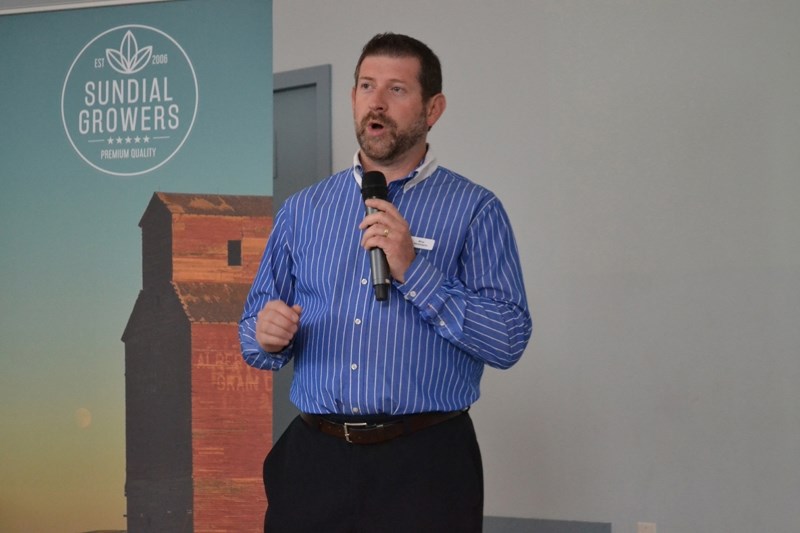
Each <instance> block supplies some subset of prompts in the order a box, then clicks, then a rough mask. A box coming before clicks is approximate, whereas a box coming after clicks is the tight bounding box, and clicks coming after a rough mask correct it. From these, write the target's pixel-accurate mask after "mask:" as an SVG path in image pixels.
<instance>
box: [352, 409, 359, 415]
mask: <svg viewBox="0 0 800 533" xmlns="http://www.w3.org/2000/svg"><path fill="white" fill-rule="evenodd" d="M353 414H356V415H357V414H358V407H353Z"/></svg>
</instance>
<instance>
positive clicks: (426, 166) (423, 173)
mask: <svg viewBox="0 0 800 533" xmlns="http://www.w3.org/2000/svg"><path fill="white" fill-rule="evenodd" d="M358 154H359V152H356V155H354V156H353V177H354V178H355V180H356V183H358V187H359V188H361V178H362V176H363V175H364V167H362V166H361V160H360V159H359V157H358ZM438 167H439V164H438V163H437V162H436V154H434V153H433V149H432V148H431V147H430V146H428V150H427V152H425V158H424V159H423V160H422V161H421V162H420V164H419V166H418V167H417V168H415V169H414V170H413V171H411V173H410V174H409V175H408V176H406V177H405V178H404V179H406V180H407V181H406V182H405V184H404V185H403V192H405V191H407V190H408V189H410V188H411V187H413V186H414V185H416V184H417V183H419V182H421V181H422V180H424V179H426V178H428V177H429V176H430V175H431V174H433V172H434V171H435V170H436V169H437V168H438Z"/></svg>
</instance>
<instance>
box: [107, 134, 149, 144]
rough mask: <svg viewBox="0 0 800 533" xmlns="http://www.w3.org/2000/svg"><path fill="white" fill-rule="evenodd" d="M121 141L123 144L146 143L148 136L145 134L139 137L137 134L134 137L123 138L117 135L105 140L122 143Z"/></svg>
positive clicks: (110, 142) (109, 142) (111, 142)
mask: <svg viewBox="0 0 800 533" xmlns="http://www.w3.org/2000/svg"><path fill="white" fill-rule="evenodd" d="M123 141H124V142H125V144H131V143H134V144H140V143H145V144H147V143H149V142H150V137H148V136H147V135H145V136H144V137H139V136H138V135H137V136H136V137H125V138H122V137H117V138H116V139H115V138H113V137H109V138H108V139H107V140H106V142H107V143H108V144H114V143H116V144H122V143H123Z"/></svg>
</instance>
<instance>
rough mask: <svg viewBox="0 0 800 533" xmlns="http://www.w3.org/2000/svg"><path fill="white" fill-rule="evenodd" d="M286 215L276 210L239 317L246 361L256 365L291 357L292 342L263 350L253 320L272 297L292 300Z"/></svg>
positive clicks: (277, 364) (271, 366) (269, 366)
mask: <svg viewBox="0 0 800 533" xmlns="http://www.w3.org/2000/svg"><path fill="white" fill-rule="evenodd" d="M287 218H288V216H287V213H286V212H285V211H283V210H281V211H279V212H278V215H277V217H276V219H275V225H274V227H273V230H272V234H271V235H270V237H269V240H268V241H267V247H266V249H265V250H264V255H263V257H262V259H261V264H260V265H259V267H258V273H257V274H256V277H255V279H254V280H253V285H252V287H251V288H250V293H249V294H248V295H247V300H245V304H244V312H243V313H242V318H241V320H240V321H239V342H240V344H241V348H242V357H244V360H245V362H246V363H247V364H248V365H250V366H253V367H255V368H259V369H264V370H278V369H280V368H281V367H283V366H284V365H285V364H286V363H287V362H288V361H289V360H290V359H291V357H292V345H291V344H290V345H289V346H287V347H286V348H285V349H284V350H282V351H281V352H277V353H271V352H265V351H264V350H263V349H262V348H261V346H260V345H259V344H258V341H256V335H255V331H256V320H257V317H258V313H259V311H261V309H262V308H263V307H264V305H265V304H266V303H267V302H269V301H271V300H283V301H284V302H291V301H292V297H293V293H294V290H293V283H292V276H291V272H292V268H291V254H290V242H291V239H290V230H289V225H288V224H287V223H286V220H287Z"/></svg>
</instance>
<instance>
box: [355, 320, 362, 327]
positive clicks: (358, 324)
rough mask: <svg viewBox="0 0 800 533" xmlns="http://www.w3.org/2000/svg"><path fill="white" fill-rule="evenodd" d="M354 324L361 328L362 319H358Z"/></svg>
mask: <svg viewBox="0 0 800 533" xmlns="http://www.w3.org/2000/svg"><path fill="white" fill-rule="evenodd" d="M354 322H355V323H356V326H360V325H361V319H360V318H356V319H355V320H354Z"/></svg>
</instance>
